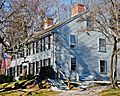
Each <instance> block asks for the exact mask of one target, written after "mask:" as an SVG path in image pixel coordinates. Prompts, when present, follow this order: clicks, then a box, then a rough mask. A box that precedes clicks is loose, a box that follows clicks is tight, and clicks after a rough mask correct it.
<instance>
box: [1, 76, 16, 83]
mask: <svg viewBox="0 0 120 96" xmlns="http://www.w3.org/2000/svg"><path fill="white" fill-rule="evenodd" d="M13 81H15V79H14V77H13V76H6V75H0V84H2V83H9V82H13Z"/></svg>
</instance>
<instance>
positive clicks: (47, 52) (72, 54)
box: [7, 4, 111, 80]
mask: <svg viewBox="0 0 120 96" xmlns="http://www.w3.org/2000/svg"><path fill="white" fill-rule="evenodd" d="M86 14H87V12H86V11H85V7H84V5H82V4H76V5H74V6H73V7H72V10H71V18H70V19H68V20H65V21H63V22H61V23H59V24H56V25H54V23H53V19H52V18H46V19H45V21H44V30H42V31H38V32H34V34H33V35H32V36H31V37H29V38H28V40H27V42H26V43H25V45H24V48H23V52H22V55H21V56H20V54H16V55H15V59H13V60H12V62H11V66H10V68H9V69H8V71H7V74H8V75H12V76H15V77H17V76H19V75H20V73H22V70H24V69H25V68H26V69H27V74H34V75H36V74H38V73H39V71H40V68H41V67H43V66H52V67H53V69H54V70H57V69H58V68H59V69H60V70H61V71H62V72H63V73H64V74H65V75H66V77H67V78H70V79H71V80H77V79H78V77H79V79H82V78H83V77H85V76H86V77H87V76H93V78H95V79H98V80H109V74H110V68H109V66H110V56H111V44H110V42H109V40H108V39H107V38H106V37H105V36H104V34H102V32H101V33H100V32H96V31H87V32H85V31H83V29H84V28H87V27H91V26H92V23H91V22H90V21H89V19H88V20H80V19H81V18H82V17H84V16H85V15H86Z"/></svg>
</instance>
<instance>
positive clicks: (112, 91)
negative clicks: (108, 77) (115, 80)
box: [99, 88, 120, 96]
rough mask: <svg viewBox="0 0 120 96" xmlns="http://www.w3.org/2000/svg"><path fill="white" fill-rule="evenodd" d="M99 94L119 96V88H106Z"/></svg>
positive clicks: (102, 95)
mask: <svg viewBox="0 0 120 96" xmlns="http://www.w3.org/2000/svg"><path fill="white" fill-rule="evenodd" d="M99 96H120V88H119V89H112V88H111V89H108V90H105V91H102V92H100V94H99Z"/></svg>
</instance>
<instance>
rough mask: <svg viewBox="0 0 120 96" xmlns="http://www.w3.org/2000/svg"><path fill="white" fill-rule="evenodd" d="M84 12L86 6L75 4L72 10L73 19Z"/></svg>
mask: <svg viewBox="0 0 120 96" xmlns="http://www.w3.org/2000/svg"><path fill="white" fill-rule="evenodd" d="M83 11H84V5H83V4H75V5H74V6H73V7H72V9H71V17H73V16H75V15H77V14H79V13H81V12H83Z"/></svg>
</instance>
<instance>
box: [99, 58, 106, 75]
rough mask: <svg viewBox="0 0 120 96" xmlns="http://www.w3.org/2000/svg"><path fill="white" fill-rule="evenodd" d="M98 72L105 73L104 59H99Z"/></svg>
mask: <svg viewBox="0 0 120 96" xmlns="http://www.w3.org/2000/svg"><path fill="white" fill-rule="evenodd" d="M100 73H106V61H105V60H100Z"/></svg>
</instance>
